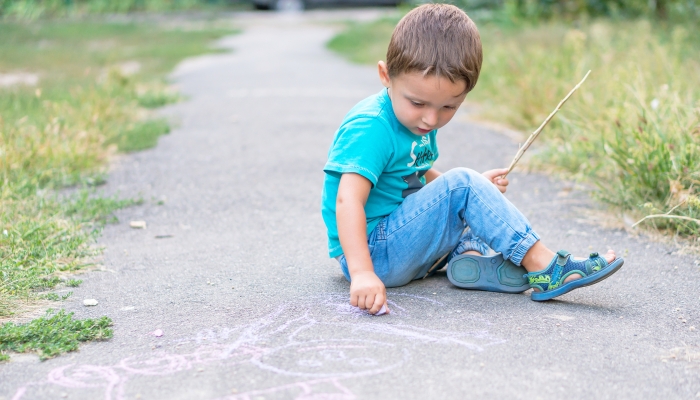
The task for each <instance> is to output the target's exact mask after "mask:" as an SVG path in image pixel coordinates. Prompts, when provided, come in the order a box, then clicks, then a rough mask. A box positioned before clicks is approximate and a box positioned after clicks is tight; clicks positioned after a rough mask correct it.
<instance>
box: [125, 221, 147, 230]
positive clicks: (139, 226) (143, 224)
mask: <svg viewBox="0 0 700 400" xmlns="http://www.w3.org/2000/svg"><path fill="white" fill-rule="evenodd" d="M129 226H130V227H132V228H134V229H146V221H131V222H129Z"/></svg>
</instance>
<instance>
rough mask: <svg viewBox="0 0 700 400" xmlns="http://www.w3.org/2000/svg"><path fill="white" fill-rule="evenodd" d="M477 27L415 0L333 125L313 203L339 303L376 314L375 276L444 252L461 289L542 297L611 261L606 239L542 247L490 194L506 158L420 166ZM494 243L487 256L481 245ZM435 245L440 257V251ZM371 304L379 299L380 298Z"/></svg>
mask: <svg viewBox="0 0 700 400" xmlns="http://www.w3.org/2000/svg"><path fill="white" fill-rule="evenodd" d="M481 61H482V52H481V40H480V37H479V32H478V31H477V29H476V26H475V24H474V23H473V22H472V20H471V19H469V17H468V16H467V15H466V14H465V13H464V12H463V11H461V10H460V9H458V8H456V7H454V6H451V5H446V4H426V5H423V6H420V7H418V8H416V9H414V10H413V11H411V12H410V13H408V14H407V15H406V16H405V17H404V18H403V19H402V20H401V21H400V22H399V24H398V25H397V26H396V28H395V30H394V32H393V34H392V37H391V42H390V43H389V48H388V51H387V60H386V63H385V62H382V61H380V62H379V64H378V68H379V79H380V80H381V82H382V84H383V85H384V86H385V89H383V90H382V91H381V92H380V93H378V94H376V95H374V96H371V97H369V98H367V99H365V100H363V101H361V102H360V103H358V104H357V105H356V106H355V107H354V108H353V109H352V110H350V112H349V113H348V114H347V115H346V117H345V119H344V120H343V122H342V124H341V126H340V128H339V129H338V131H337V132H336V134H335V138H334V140H333V144H332V145H331V148H330V151H329V153H328V162H327V163H326V165H325V167H324V171H325V173H326V175H325V181H324V186H323V200H322V213H323V219H324V221H325V223H326V227H327V228H328V246H329V253H330V256H331V257H335V258H336V259H337V260H338V261H339V262H340V267H341V269H342V271H343V273H344V274H345V277H346V278H347V279H348V280H349V281H350V303H351V304H352V305H353V306H357V307H360V308H361V309H365V310H368V311H369V313H371V314H377V313H379V312H380V310H382V309H386V310H388V308H386V287H394V286H401V285H405V284H407V283H409V282H410V281H411V280H413V279H419V278H423V277H424V276H426V275H427V274H429V273H430V272H432V271H433V270H434V269H436V268H438V267H441V265H440V264H439V261H442V260H445V261H447V262H448V264H447V275H448V278H449V279H450V281H451V282H452V283H454V284H455V285H457V286H459V287H462V288H466V289H481V290H491V291H497V292H506V293H519V292H523V291H524V290H526V289H527V288H528V287H532V288H533V289H534V291H533V293H532V296H531V298H532V300H536V301H542V300H549V299H551V298H553V297H556V296H559V295H562V294H564V293H567V292H569V291H571V290H573V289H576V288H579V287H582V286H587V285H590V284H593V283H596V282H599V281H601V280H603V279H605V278H607V277H608V276H610V275H612V274H613V273H614V272H615V271H617V270H618V269H619V268H620V267H621V266H622V264H623V262H624V261H623V259H622V258H616V257H615V253H614V252H613V251H612V250H610V251H608V253H607V254H605V256H604V257H599V256H598V254H597V253H593V254H591V255H590V257H589V258H588V259H581V260H577V259H574V258H572V257H571V256H570V254H569V253H567V252H565V251H559V252H557V253H554V252H553V251H551V250H550V249H548V248H547V247H546V246H545V245H544V244H542V242H541V241H540V238H539V236H537V234H536V233H535V232H534V231H533V230H532V228H531V226H530V223H529V222H528V220H527V219H526V218H525V217H524V216H523V215H522V214H521V213H520V212H519V211H518V210H517V209H516V208H515V207H514V206H513V205H512V204H511V203H510V202H509V201H508V200H507V199H506V198H505V197H504V196H503V195H502V193H504V192H505V191H506V187H507V186H508V180H507V179H505V178H503V175H504V174H505V172H506V169H496V170H491V171H486V172H484V173H483V174H478V173H477V172H475V171H473V170H470V169H466V168H457V169H453V170H450V171H448V172H446V173H444V174H442V173H440V172H439V171H437V170H435V169H434V168H432V165H433V163H434V162H435V160H436V159H437V157H438V147H437V143H436V139H437V130H438V129H439V128H441V127H443V126H444V125H445V124H447V123H448V122H449V121H450V119H452V117H453V116H454V114H455V112H456V111H457V108H458V107H459V106H460V104H462V102H463V101H464V98H465V97H466V95H467V94H468V93H469V92H470V91H471V90H472V89H473V88H474V86H475V85H476V82H477V79H478V77H479V72H480V70H481ZM489 249H493V250H495V251H496V252H497V253H498V254H496V255H495V256H493V255H492V256H485V255H486V254H488V253H489V252H490V250H489ZM445 256H446V257H445ZM382 312H383V310H382Z"/></svg>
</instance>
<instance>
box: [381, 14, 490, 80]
mask: <svg viewBox="0 0 700 400" xmlns="http://www.w3.org/2000/svg"><path fill="white" fill-rule="evenodd" d="M482 58H483V55H482V51H481V38H480V37H479V31H478V30H477V29H476V24H474V21H472V20H471V19H470V18H469V16H467V14H466V13H465V12H464V11H462V10H460V9H459V8H457V7H455V6H453V5H449V4H424V5H422V6H420V7H416V8H414V9H413V10H411V12H409V13H408V14H406V16H404V17H403V18H402V19H401V21H399V24H398V25H396V28H394V33H392V35H391V41H390V42H389V49H388V50H387V52H386V64H387V67H388V70H389V76H390V77H395V76H398V75H399V74H402V73H406V72H413V71H419V72H422V73H423V75H436V76H442V77H445V78H447V79H449V80H450V81H451V82H457V81H459V80H463V81H464V82H465V83H466V84H467V88H466V91H467V92H469V91H471V90H472V89H473V88H474V86H476V81H477V80H478V79H479V72H480V71H481V61H482Z"/></svg>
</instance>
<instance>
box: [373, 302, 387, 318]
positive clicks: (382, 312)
mask: <svg viewBox="0 0 700 400" xmlns="http://www.w3.org/2000/svg"><path fill="white" fill-rule="evenodd" d="M388 311H389V310H387V309H386V304H384V305H382V308H380V309H379V311H377V313H376V314H374V315H384V314H386V313H387V312H388Z"/></svg>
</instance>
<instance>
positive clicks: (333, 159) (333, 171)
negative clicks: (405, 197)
mask: <svg viewBox="0 0 700 400" xmlns="http://www.w3.org/2000/svg"><path fill="white" fill-rule="evenodd" d="M393 151H394V148H393V141H392V140H391V136H390V132H389V129H388V128H387V127H386V126H385V125H384V124H383V123H382V121H380V120H378V119H377V118H357V119H354V120H352V121H349V122H347V123H345V124H344V125H343V126H341V127H340V129H339V130H338V133H337V135H336V138H335V141H334V142H333V146H331V149H330V151H329V153H328V162H326V165H325V167H323V170H324V171H325V172H326V173H327V174H330V175H333V176H336V177H338V178H339V177H340V175H341V174H345V173H356V174H359V175H362V176H364V177H365V178H367V179H368V180H369V181H370V182H372V187H374V185H376V184H377V180H378V179H379V175H381V173H382V171H384V168H385V167H386V166H387V164H388V163H389V160H390V159H391V155H392V154H393Z"/></svg>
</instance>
